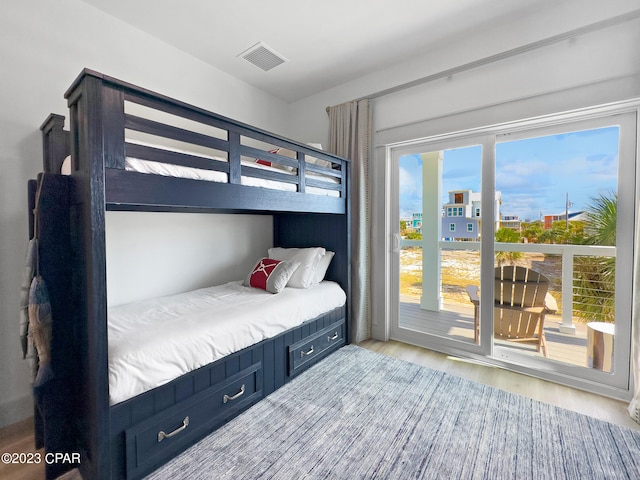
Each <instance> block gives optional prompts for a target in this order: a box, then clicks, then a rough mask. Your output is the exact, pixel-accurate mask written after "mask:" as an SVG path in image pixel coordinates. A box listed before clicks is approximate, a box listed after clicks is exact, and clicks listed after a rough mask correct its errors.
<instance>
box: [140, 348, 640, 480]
mask: <svg viewBox="0 0 640 480" xmlns="http://www.w3.org/2000/svg"><path fill="white" fill-rule="evenodd" d="M147 478H148V479H149V480H151V479H153V480H159V479H207V480H208V479H233V480H237V479H252V480H253V479H393V480H395V479H413V478H422V479H457V480H466V479H550V480H551V479H553V480H557V479H618V478H624V479H637V478H640V432H636V431H634V430H630V429H627V428H624V427H620V426H617V425H614V424H610V423H607V422H603V421H600V420H597V419H594V418H591V417H587V416H584V415H581V414H578V413H575V412H571V411H568V410H564V409H561V408H557V407H553V406H550V405H547V404H544V403H540V402H537V401H534V400H531V399H529V398H525V397H522V396H519V395H515V394H512V393H508V392H505V391H502V390H499V389H496V388H493V387H489V386H486V385H482V384H478V383H474V382H471V381H468V380H465V379H462V378H458V377H455V376H452V375H449V374H447V373H443V372H439V371H435V370H432V369H429V368H425V367H422V366H419V365H415V364H412V363H408V362H405V361H402V360H398V359H394V358H390V357H387V356H384V355H380V354H377V353H375V352H371V351H369V350H365V349H363V348H360V347H356V346H351V345H350V346H346V347H344V348H342V349H340V350H339V351H338V352H336V353H334V354H333V355H331V356H330V357H328V358H327V359H325V360H323V361H322V362H321V363H319V364H318V365H316V366H314V367H313V368H311V369H310V370H308V371H307V372H305V373H303V374H301V375H300V376H299V377H297V378H296V379H294V380H293V381H292V382H290V383H288V384H287V385H285V386H284V387H282V388H281V389H280V390H278V391H276V392H275V393H273V394H271V395H270V396H268V397H267V398H265V399H264V400H262V401H261V402H259V403H258V404H256V405H255V406H253V407H252V408H251V409H249V410H248V411H246V412H245V413H243V414H242V415H240V416H238V417H237V418H235V419H234V420H233V421H231V422H230V423H228V424H227V425H225V426H224V427H222V428H220V429H219V430H217V431H216V432H214V433H212V434H211V435H209V436H208V437H206V438H205V439H204V440H202V441H201V442H199V443H197V444H196V445H194V446H193V447H191V448H190V449H189V450H187V451H185V452H184V453H183V454H181V455H180V456H178V457H176V458H175V459H173V460H172V461H171V462H170V463H168V464H167V465H165V466H164V467H162V468H160V469H159V470H157V471H156V472H154V473H153V474H151V475H150V476H149V477H147Z"/></svg>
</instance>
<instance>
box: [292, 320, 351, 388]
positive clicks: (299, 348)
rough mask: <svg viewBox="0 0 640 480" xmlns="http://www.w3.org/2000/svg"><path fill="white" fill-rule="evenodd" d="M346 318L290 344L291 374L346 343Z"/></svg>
mask: <svg viewBox="0 0 640 480" xmlns="http://www.w3.org/2000/svg"><path fill="white" fill-rule="evenodd" d="M344 334H345V328H344V319H342V320H340V321H338V322H336V323H334V324H332V325H330V326H328V327H326V328H323V329H322V330H319V331H317V332H315V333H313V334H311V335H309V336H308V337H306V338H303V339H302V340H300V341H299V342H296V343H294V344H293V345H290V346H289V376H293V375H295V374H297V373H299V372H301V371H302V370H304V369H305V368H307V367H308V366H310V365H312V364H314V363H315V362H316V361H318V360H320V359H321V358H323V357H325V356H326V355H327V354H328V353H329V352H331V351H333V350H335V349H336V348H338V347H341V346H342V345H344V343H345V341H344Z"/></svg>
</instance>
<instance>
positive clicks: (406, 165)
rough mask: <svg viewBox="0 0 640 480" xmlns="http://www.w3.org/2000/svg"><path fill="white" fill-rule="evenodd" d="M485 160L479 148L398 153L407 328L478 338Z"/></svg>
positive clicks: (402, 286)
mask: <svg viewBox="0 0 640 480" xmlns="http://www.w3.org/2000/svg"><path fill="white" fill-rule="evenodd" d="M481 158H482V149H481V147H480V146H474V147H467V148H459V149H449V150H441V151H433V152H427V153H422V154H414V155H406V156H403V157H401V158H400V161H399V179H400V180H399V181H400V189H399V192H400V193H399V196H400V198H399V206H400V207H399V208H400V234H401V241H400V292H399V293H400V316H399V323H400V325H401V326H402V327H404V328H411V329H415V330H418V331H421V332H425V333H430V334H433V335H438V336H442V337H447V338H451V339H456V340H459V341H463V342H468V343H475V342H477V341H478V339H477V335H476V332H477V330H476V328H475V305H474V303H473V302H472V300H471V298H470V296H469V294H468V292H467V287H469V286H473V287H478V286H479V284H480V225H481V217H480V215H481V213H480V212H481V206H480V178H481ZM427 272H428V273H427Z"/></svg>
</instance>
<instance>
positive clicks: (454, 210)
mask: <svg viewBox="0 0 640 480" xmlns="http://www.w3.org/2000/svg"><path fill="white" fill-rule="evenodd" d="M480 196H481V195H480V193H479V192H473V191H471V190H452V191H450V192H449V202H448V203H446V204H445V205H443V206H442V238H444V239H445V240H469V241H471V240H478V239H480V225H481V216H482V205H481V203H482V202H481V200H480ZM501 203H502V194H501V193H500V192H496V195H495V201H494V210H495V211H494V215H495V217H494V218H496V219H497V220H496V228H499V226H500V220H499V218H500V204H501Z"/></svg>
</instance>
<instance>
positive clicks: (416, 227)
mask: <svg viewBox="0 0 640 480" xmlns="http://www.w3.org/2000/svg"><path fill="white" fill-rule="evenodd" d="M411 229H412V230H413V231H414V232H417V233H422V213H414V214H413V215H411Z"/></svg>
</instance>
